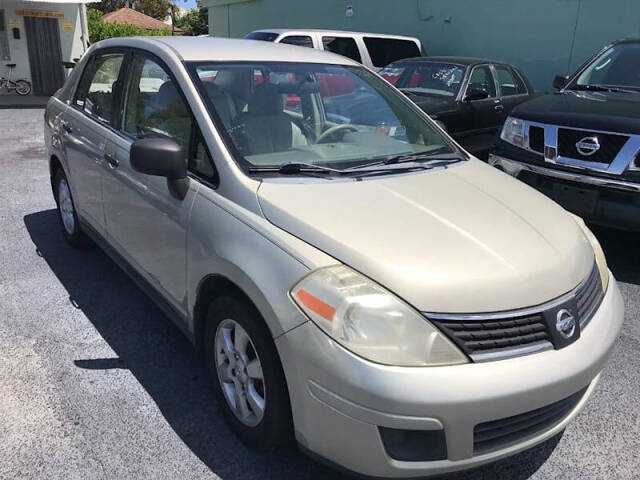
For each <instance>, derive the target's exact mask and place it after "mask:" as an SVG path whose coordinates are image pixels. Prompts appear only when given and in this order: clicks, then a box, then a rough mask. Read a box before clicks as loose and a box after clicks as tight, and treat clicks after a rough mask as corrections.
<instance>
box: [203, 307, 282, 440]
mask: <svg viewBox="0 0 640 480" xmlns="http://www.w3.org/2000/svg"><path fill="white" fill-rule="evenodd" d="M205 356H206V362H207V369H208V370H209V373H210V377H211V381H212V382H213V384H214V390H215V392H216V394H217V397H218V401H219V403H220V405H221V407H222V410H223V412H224V414H225V417H226V418H227V421H228V422H229V424H230V425H231V428H232V429H233V430H234V432H235V433H236V434H237V435H238V436H239V437H240V438H241V439H242V441H243V442H244V443H245V444H247V445H248V446H250V447H252V448H254V449H256V450H261V451H269V450H274V449H275V448H277V447H279V446H281V445H283V444H285V443H287V442H288V441H289V440H290V438H291V437H292V434H291V433H292V420H291V408H290V405H289V394H288V391H287V386H286V382H285V378H284V372H283V371H282V366H281V364H280V359H279V357H278V353H277V351H276V348H275V345H274V343H273V340H272V338H271V334H270V332H269V330H268V328H267V327H266V325H265V324H264V322H263V320H262V318H261V317H260V315H259V313H258V312H257V311H256V310H255V308H253V306H252V305H249V304H248V303H247V302H246V301H243V300H240V299H238V298H236V297H234V296H224V297H221V298H218V299H217V300H215V301H213V302H212V303H211V305H210V307H209V311H208V315H207V324H206V330H205Z"/></svg>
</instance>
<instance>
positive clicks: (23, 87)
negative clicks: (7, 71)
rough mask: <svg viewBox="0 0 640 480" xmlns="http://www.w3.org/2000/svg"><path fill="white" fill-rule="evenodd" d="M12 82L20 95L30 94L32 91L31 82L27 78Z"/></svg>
mask: <svg viewBox="0 0 640 480" xmlns="http://www.w3.org/2000/svg"><path fill="white" fill-rule="evenodd" d="M12 83H13V88H14V89H15V91H16V93H17V94H18V95H29V94H30V93H31V84H30V83H29V82H27V81H26V80H18V81H16V82H12Z"/></svg>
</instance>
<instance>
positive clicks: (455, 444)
mask: <svg viewBox="0 0 640 480" xmlns="http://www.w3.org/2000/svg"><path fill="white" fill-rule="evenodd" d="M623 313H624V312H623V303H622V297H621V295H620V292H619V290H618V287H617V284H616V281H615V279H614V278H613V276H611V278H610V282H609V287H608V290H607V293H606V295H605V298H604V300H603V302H602V304H601V306H600V308H599V309H598V311H597V312H596V314H595V315H594V317H593V319H592V320H591V323H590V324H589V326H588V327H587V328H586V329H585V330H584V331H583V332H582V333H581V337H580V339H579V340H578V341H577V342H575V343H573V344H571V345H570V346H568V347H566V348H564V349H561V350H557V351H556V350H552V351H547V352H542V353H538V354H533V355H529V356H525V357H520V358H515V359H510V360H503V361H495V362H487V363H482V364H474V363H469V364H465V365H459V366H448V367H426V368H422V367H420V368H418V367H416V368H407V367H391V366H384V365H378V364H375V363H372V362H369V361H366V360H364V359H362V358H360V357H358V356H356V355H353V354H352V353H350V352H348V351H347V350H345V349H344V348H342V347H341V346H340V345H338V344H337V343H335V342H334V341H332V340H331V339H330V338H329V337H327V336H326V335H325V334H324V333H323V332H321V331H320V329H319V328H317V327H316V326H315V325H314V324H313V323H311V322H306V323H304V324H303V325H301V326H299V327H297V328H295V329H293V330H291V331H289V332H288V333H287V334H285V335H283V336H281V337H279V338H278V339H277V340H276V345H277V347H278V351H279V353H280V356H281V359H282V363H283V366H284V369H285V375H286V377H287V382H288V386H289V393H290V397H291V406H292V411H293V416H294V425H295V431H296V437H297V439H298V441H299V442H300V443H301V444H302V446H303V447H304V448H306V449H308V450H310V451H311V452H313V453H314V454H316V455H318V456H320V457H322V458H324V459H326V460H328V461H330V462H332V463H336V464H338V465H340V466H341V467H343V468H346V469H347V470H350V471H353V472H357V473H360V474H364V475H367V476H372V477H395V478H407V477H417V476H426V475H437V474H442V473H446V472H451V471H455V470H462V469H467V468H472V467H475V466H478V465H481V464H483V463H487V462H491V461H495V460H498V459H500V458H503V457H506V456H509V455H513V454H515V453H517V452H519V451H522V450H525V449H528V448H530V447H532V446H534V445H536V444H538V443H540V442H543V441H544V440H546V439H548V438H550V437H552V436H554V435H556V434H557V433H558V432H560V431H561V430H562V429H563V428H564V427H565V425H566V424H567V423H568V422H569V421H570V420H571V419H572V418H573V417H575V416H576V415H577V413H578V412H579V411H580V410H581V408H582V407H583V406H584V404H585V403H586V401H587V399H588V397H589V395H590V394H591V392H592V391H593V389H594V387H595V384H596V382H597V378H598V375H599V372H600V371H601V370H602V368H603V367H604V365H605V362H606V360H607V358H608V357H609V355H610V354H611V351H612V348H613V346H614V343H615V341H616V338H617V336H618V334H619V331H620V328H621V326H622V321H623ZM585 387H588V388H587V390H586V393H585V394H584V396H583V397H582V398H581V399H580V400H579V402H578V403H577V404H576V405H575V406H574V407H573V408H572V409H571V410H570V411H569V412H568V413H567V414H566V415H565V416H564V417H563V418H562V419H561V420H560V421H558V422H556V423H555V424H553V425H552V426H550V427H549V428H547V429H545V430H543V431H538V432H536V433H535V434H532V435H529V436H526V437H524V438H519V439H518V440H517V441H514V442H512V443H511V444H509V445H508V446H506V447H504V448H501V449H498V450H495V451H491V452H488V453H483V454H480V455H475V456H474V433H473V432H474V427H475V426H476V425H478V424H480V423H484V422H487V421H491V420H495V419H501V418H506V417H511V416H514V415H518V414H521V413H524V412H529V411H531V410H535V409H538V408H541V407H543V406H547V405H550V404H552V403H554V402H556V401H558V400H560V399H563V398H566V397H569V396H570V395H572V394H574V393H576V392H578V391H579V390H581V389H583V388H585ZM378 427H387V428H394V429H406V430H440V429H442V430H444V434H445V438H446V447H447V452H448V454H447V458H446V459H444V460H435V461H424V462H412V461H399V460H394V459H392V458H390V457H389V455H388V454H387V451H386V450H385V448H384V445H383V443H382V440H381V437H380V434H379V430H378Z"/></svg>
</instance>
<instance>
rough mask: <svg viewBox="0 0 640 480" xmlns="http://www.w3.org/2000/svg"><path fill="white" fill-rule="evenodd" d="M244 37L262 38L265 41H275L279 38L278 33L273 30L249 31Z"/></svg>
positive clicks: (249, 38)
mask: <svg viewBox="0 0 640 480" xmlns="http://www.w3.org/2000/svg"><path fill="white" fill-rule="evenodd" d="M244 38H246V39H247V40H262V41H264V42H275V40H276V38H278V34H277V33H273V32H250V33H247V34H246V35H245V36H244Z"/></svg>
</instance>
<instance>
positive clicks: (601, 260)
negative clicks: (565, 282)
mask: <svg viewBox="0 0 640 480" xmlns="http://www.w3.org/2000/svg"><path fill="white" fill-rule="evenodd" d="M571 215H572V216H573V218H574V219H575V221H576V223H577V224H578V225H579V226H580V228H581V229H582V231H583V232H584V235H585V237H587V240H589V243H590V244H591V248H593V253H595V255H596V264H597V265H598V270H599V271H600V280H601V281H602V290H604V291H605V292H606V291H607V287H608V286H609V269H608V268H607V259H606V258H605V256H604V251H603V250H602V246H601V245H600V242H599V241H598V239H597V238H596V236H595V235H594V234H593V232H592V231H591V230H589V227H587V225H586V224H585V223H584V220H582V218H580V217H579V216H577V215H574V214H573V213H572V214H571Z"/></svg>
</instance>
